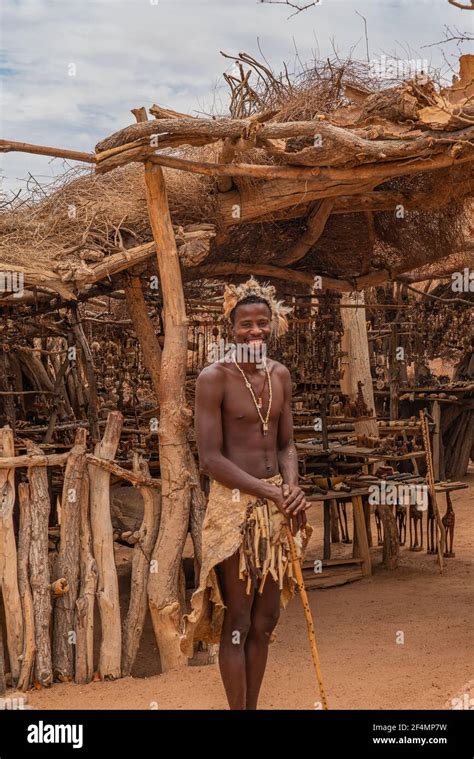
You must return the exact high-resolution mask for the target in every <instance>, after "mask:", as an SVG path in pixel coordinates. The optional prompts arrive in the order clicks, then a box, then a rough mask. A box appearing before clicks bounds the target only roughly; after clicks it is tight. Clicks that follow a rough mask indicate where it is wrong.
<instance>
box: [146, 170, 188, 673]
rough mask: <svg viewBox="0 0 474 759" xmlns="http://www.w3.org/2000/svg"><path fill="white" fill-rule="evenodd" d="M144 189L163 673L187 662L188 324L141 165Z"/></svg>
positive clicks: (157, 622)
mask: <svg viewBox="0 0 474 759" xmlns="http://www.w3.org/2000/svg"><path fill="white" fill-rule="evenodd" d="M145 185H146V195H147V203H148V214H149V217H150V223H151V228H152V231H153V237H154V240H155V243H156V250H157V255H158V269H159V274H160V283H161V291H162V295H163V307H164V309H163V310H164V323H165V344H164V347H163V352H162V358H161V371H160V380H159V403H160V424H159V429H158V435H159V446H160V469H161V481H162V511H161V522H160V530H159V534H158V539H157V541H156V545H155V548H154V551H153V557H152V558H153V559H155V560H156V561H158V565H157V566H158V571H157V572H154V573H151V574H150V578H149V582H148V600H149V605H150V612H151V617H152V622H153V628H154V631H155V636H156V639H157V644H158V647H159V650H160V658H161V665H162V669H163V670H167V669H171V668H173V667H178V666H182V665H184V664H185V663H186V657H184V655H183V654H182V652H181V649H180V645H179V638H180V632H181V619H182V615H183V614H184V612H185V610H184V609H182V608H181V604H180V602H179V587H178V586H179V574H180V569H181V559H182V551H183V547H184V542H185V539H186V534H187V531H188V522H189V510H190V498H191V493H190V473H189V470H188V466H187V465H188V458H187V452H188V443H187V435H186V432H187V428H188V426H189V422H190V419H191V410H190V409H189V408H188V406H187V403H186V392H185V381H186V367H187V337H188V334H187V333H188V321H187V317H186V307H185V302H184V293H183V283H182V280H181V270H180V266H179V258H178V252H177V249H176V242H175V237H174V233H173V226H172V224H171V218H170V213H169V207H168V199H167V193H166V185H165V180H164V176H163V171H162V169H161V168H160V167H159V166H153V165H152V164H149V163H147V164H146V166H145Z"/></svg>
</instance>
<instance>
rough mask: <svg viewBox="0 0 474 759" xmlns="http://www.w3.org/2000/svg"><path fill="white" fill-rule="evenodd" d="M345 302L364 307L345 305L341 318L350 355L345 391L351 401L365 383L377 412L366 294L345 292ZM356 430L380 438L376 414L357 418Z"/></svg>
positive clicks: (368, 398)
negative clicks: (372, 416)
mask: <svg viewBox="0 0 474 759" xmlns="http://www.w3.org/2000/svg"><path fill="white" fill-rule="evenodd" d="M341 302H342V304H349V305H358V306H360V308H341V319H342V324H343V326H344V333H343V335H342V341H341V348H342V351H343V352H344V353H347V356H345V357H344V358H343V361H342V363H343V368H344V376H343V378H342V379H341V390H342V392H343V393H344V394H345V395H348V396H349V398H350V399H351V400H355V399H356V397H357V383H358V382H359V381H361V382H363V388H362V391H363V394H364V400H365V402H366V404H367V406H368V408H369V409H373V411H374V414H375V401H374V389H373V384H372V376H371V373H370V359H369V341H368V339H367V326H366V316H365V305H364V293H363V292H360V293H352V294H343V296H342V301H341ZM354 428H355V432H356V434H358V435H364V434H365V435H372V436H376V437H378V434H379V432H378V427H377V421H376V419H375V416H374V418H373V419H367V420H366V421H362V422H358V421H357V419H354Z"/></svg>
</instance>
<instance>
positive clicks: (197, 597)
mask: <svg viewBox="0 0 474 759" xmlns="http://www.w3.org/2000/svg"><path fill="white" fill-rule="evenodd" d="M267 482H273V483H275V485H281V484H282V477H281V475H280V474H277V475H274V476H273V477H268V478H267ZM286 524H287V522H286V520H285V516H284V515H283V514H282V513H281V511H279V509H278V508H277V506H276V505H275V504H274V503H273V501H269V500H266V499H260V498H256V497H255V496H252V495H249V494H247V493H241V492H239V491H238V490H237V489H236V490H231V489H230V488H227V487H226V486H225V485H222V484H221V483H220V482H217V481H216V480H211V487H210V492H209V500H208V504H207V509H206V514H205V517H204V521H203V526H202V565H201V572H200V578H199V585H198V587H197V589H196V590H195V592H194V593H193V595H192V597H191V611H190V613H189V614H186V615H185V616H184V618H183V633H182V635H181V641H180V644H181V650H182V651H183V653H184V654H185V655H186V656H188V657H191V656H192V655H193V642H194V641H197V640H201V641H205V642H206V643H218V642H219V639H220V633H221V629H222V623H223V620H224V612H225V605H224V599H223V596H222V592H221V588H220V584H219V579H218V576H217V573H216V569H215V568H216V566H217V565H218V564H220V563H221V562H222V561H224V560H225V559H228V558H229V557H230V556H233V555H234V553H236V552H237V551H238V552H239V579H240V580H242V582H245V584H246V592H247V594H250V593H251V590H252V589H255V590H257V592H259V593H262V592H263V589H264V587H265V582H266V580H267V578H268V575H271V577H272V578H273V580H274V581H275V582H276V583H278V586H279V588H280V607H281V608H282V609H284V608H285V607H286V605H287V604H288V601H289V600H290V599H291V598H292V597H293V596H294V594H295V589H296V582H297V581H296V578H295V576H294V574H293V566H292V562H291V554H290V547H289V544H288V538H287V534H286V529H285V525H286ZM312 531H313V529H312V527H311V526H310V525H308V524H307V525H305V527H304V529H303V530H298V532H297V534H296V535H295V536H294V541H295V546H296V552H297V555H298V558H299V559H302V558H303V556H304V553H305V551H306V546H307V544H308V540H309V538H310V536H311V533H312Z"/></svg>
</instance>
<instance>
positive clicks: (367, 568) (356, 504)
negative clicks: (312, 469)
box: [303, 485, 372, 577]
mask: <svg viewBox="0 0 474 759" xmlns="http://www.w3.org/2000/svg"><path fill="white" fill-rule="evenodd" d="M303 489H304V490H305V492H306V499H307V500H308V501H311V502H313V503H322V504H323V508H324V559H325V560H326V561H331V530H330V506H331V501H336V500H340V501H341V500H346V501H351V502H352V514H353V522H354V532H353V534H354V537H353V556H352V559H344V560H343V562H342V560H341V563H344V564H351V563H352V564H360V568H361V572H362V576H364V577H368V576H370V575H371V574H372V562H371V558H370V551H369V541H368V539H367V527H366V521H365V515H364V505H363V502H362V497H363V496H368V495H369V489H368V488H358V489H357V490H351V492H350V493H347V492H345V491H342V490H328V492H327V493H316V492H311V485H309V486H308V487H307V488H306V487H303ZM356 554H357V555H356ZM335 561H336V562H337V561H338V560H337V559H336V560H335Z"/></svg>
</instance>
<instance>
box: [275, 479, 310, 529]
mask: <svg viewBox="0 0 474 759" xmlns="http://www.w3.org/2000/svg"><path fill="white" fill-rule="evenodd" d="M282 493H283V510H284V513H285V514H286V515H287V516H288V517H289V519H290V523H291V526H292V530H291V531H292V533H293V535H296V533H297V532H298V530H300V529H302V528H304V526H305V524H306V522H307V519H306V509H308V508H309V506H310V504H309V503H308V501H307V500H306V496H305V494H304V492H303V490H301V488H300V487H299V485H288V484H287V483H284V484H283V485H282Z"/></svg>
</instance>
